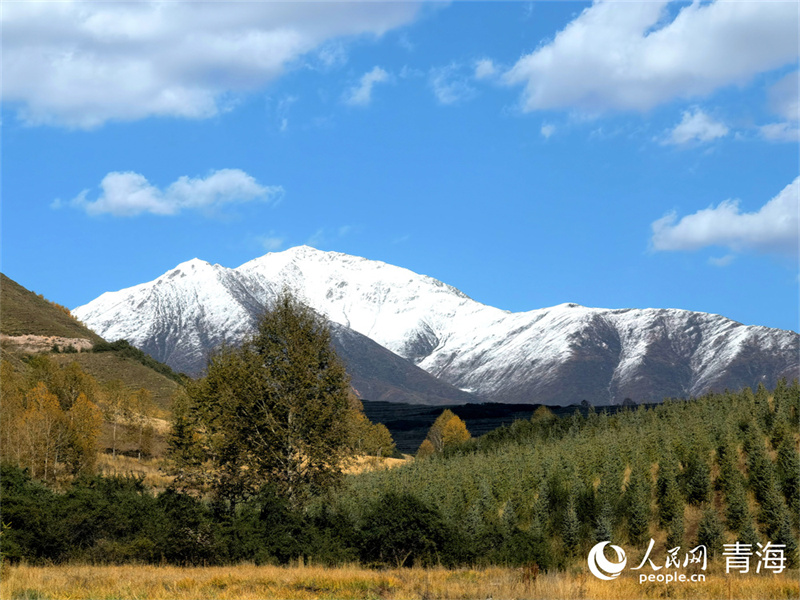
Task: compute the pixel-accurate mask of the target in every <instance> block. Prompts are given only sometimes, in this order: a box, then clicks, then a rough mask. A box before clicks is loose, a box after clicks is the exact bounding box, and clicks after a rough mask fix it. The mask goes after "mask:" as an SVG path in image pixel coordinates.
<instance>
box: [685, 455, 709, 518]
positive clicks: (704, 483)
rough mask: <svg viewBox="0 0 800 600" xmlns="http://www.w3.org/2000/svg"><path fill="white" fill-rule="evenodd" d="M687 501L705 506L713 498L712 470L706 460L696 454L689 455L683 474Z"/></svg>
mask: <svg viewBox="0 0 800 600" xmlns="http://www.w3.org/2000/svg"><path fill="white" fill-rule="evenodd" d="M683 481H684V490H685V494H686V501H687V502H688V503H690V504H697V505H699V504H703V503H704V502H708V501H709V499H710V498H711V469H710V468H709V466H708V462H707V461H706V460H705V458H704V457H703V456H701V455H699V454H697V453H696V451H695V452H693V453H692V454H690V455H689V458H688V460H687V461H686V469H685V471H684V473H683Z"/></svg>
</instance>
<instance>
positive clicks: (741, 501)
mask: <svg viewBox="0 0 800 600" xmlns="http://www.w3.org/2000/svg"><path fill="white" fill-rule="evenodd" d="M725 501H726V503H727V507H726V510H725V521H726V523H727V525H728V529H729V530H730V531H733V532H740V531H742V530H743V528H744V527H746V526H747V524H748V523H750V522H751V520H752V517H751V515H750V508H749V507H748V504H747V491H746V490H745V487H744V482H743V481H742V477H741V475H739V476H738V477H732V478H731V481H730V483H729V484H728V489H727V492H726V493H725Z"/></svg>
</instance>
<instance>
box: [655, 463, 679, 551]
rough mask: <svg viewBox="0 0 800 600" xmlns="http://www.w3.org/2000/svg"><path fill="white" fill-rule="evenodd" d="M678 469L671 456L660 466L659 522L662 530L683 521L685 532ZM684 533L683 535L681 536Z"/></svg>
mask: <svg viewBox="0 0 800 600" xmlns="http://www.w3.org/2000/svg"><path fill="white" fill-rule="evenodd" d="M677 477H678V469H677V463H676V462H675V460H674V457H673V456H672V455H671V454H669V455H667V456H665V457H664V459H662V461H661V462H660V463H659V465H658V480H657V482H656V500H657V502H658V520H659V523H660V525H661V527H662V528H665V529H667V528H669V527H672V526H673V522H674V521H675V519H676V518H678V517H680V519H681V531H682V530H683V524H682V522H683V507H684V505H683V497H682V496H681V493H680V489H679V487H678V482H677ZM682 535H683V533H681V536H682Z"/></svg>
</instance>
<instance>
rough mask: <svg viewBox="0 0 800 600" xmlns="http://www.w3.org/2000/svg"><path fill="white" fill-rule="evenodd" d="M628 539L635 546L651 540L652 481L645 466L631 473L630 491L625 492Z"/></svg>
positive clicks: (638, 467)
mask: <svg viewBox="0 0 800 600" xmlns="http://www.w3.org/2000/svg"><path fill="white" fill-rule="evenodd" d="M625 496H626V505H627V511H626V512H627V516H628V537H629V538H630V541H631V543H632V544H634V545H640V544H641V543H642V542H644V541H645V540H646V539H648V538H649V535H648V533H649V529H650V479H649V471H648V470H646V466H645V465H640V466H637V467H636V468H635V469H634V470H633V471H631V478H630V482H629V483H628V489H627V490H626V491H625Z"/></svg>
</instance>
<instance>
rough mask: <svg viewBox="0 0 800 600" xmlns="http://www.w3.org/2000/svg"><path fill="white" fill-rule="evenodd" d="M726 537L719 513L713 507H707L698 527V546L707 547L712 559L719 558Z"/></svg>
mask: <svg viewBox="0 0 800 600" xmlns="http://www.w3.org/2000/svg"><path fill="white" fill-rule="evenodd" d="M724 535H725V531H724V530H723V528H722V524H721V523H720V522H719V517H717V511H715V510H714V508H713V507H707V508H706V509H705V510H704V511H703V517H702V518H701V519H700V525H699V526H698V530H697V544H698V545H703V546H705V547H706V549H707V550H708V555H709V556H710V557H711V556H717V555H718V554H720V553H721V552H722V543H723V540H724Z"/></svg>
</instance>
